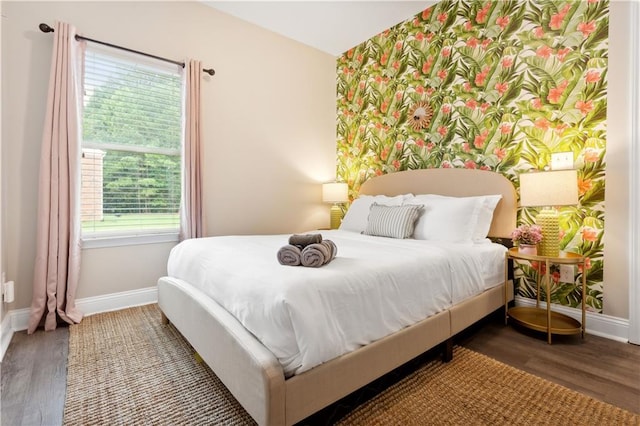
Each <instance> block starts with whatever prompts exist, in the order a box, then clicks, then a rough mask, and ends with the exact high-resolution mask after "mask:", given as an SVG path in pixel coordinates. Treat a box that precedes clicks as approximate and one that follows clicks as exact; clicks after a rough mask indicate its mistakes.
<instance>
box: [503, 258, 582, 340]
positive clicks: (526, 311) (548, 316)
mask: <svg viewBox="0 0 640 426" xmlns="http://www.w3.org/2000/svg"><path fill="white" fill-rule="evenodd" d="M509 259H513V260H515V261H518V260H521V261H522V260H526V261H529V262H539V263H544V264H545V270H544V274H542V273H541V272H540V269H538V271H537V274H536V284H537V291H536V307H535V308H533V307H529V306H516V307H514V308H511V309H509V307H508V302H507V300H508V299H507V294H506V292H507V286H505V299H504V300H505V304H504V311H505V318H504V321H505V324H507V322H508V320H509V319H511V320H512V321H513V322H514V323H516V324H519V325H521V326H523V327H526V328H529V329H532V330H537V331H542V332H546V333H547V343H549V344H551V335H552V334H581V335H582V338H583V339H584V331H585V323H586V311H585V299H586V293H587V268H586V264H585V263H586V258H585V257H584V256H582V255H580V254H577V253H571V252H560V254H559V255H558V256H552V257H550V256H540V255H531V254H524V253H520V252H518V248H517V247H513V248H511V249H509V250H508V251H507V253H506V258H505V282H507V279H508V276H507V273H508V271H507V267H506V265H507V264H508V260H509ZM550 265H582V323H580V322H579V321H577V320H575V319H573V318H571V317H569V316H567V315H565V314H561V313H559V312H554V311H552V310H551V301H550V299H551V297H550V294H551V276H550V273H549V271H550V268H549V266H550ZM541 284H542V285H544V286H545V287H544V288H545V294H546V298H547V307H546V309H542V308H540V285H541Z"/></svg>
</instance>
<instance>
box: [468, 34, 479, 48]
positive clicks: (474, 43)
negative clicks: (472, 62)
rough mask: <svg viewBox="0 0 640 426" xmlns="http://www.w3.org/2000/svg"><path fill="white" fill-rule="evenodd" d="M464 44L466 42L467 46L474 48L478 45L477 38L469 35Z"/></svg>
mask: <svg viewBox="0 0 640 426" xmlns="http://www.w3.org/2000/svg"><path fill="white" fill-rule="evenodd" d="M466 44H467V47H470V48H472V49H475V48H476V47H478V39H477V38H475V37H471V38H470V39H469V40H467V43H466Z"/></svg>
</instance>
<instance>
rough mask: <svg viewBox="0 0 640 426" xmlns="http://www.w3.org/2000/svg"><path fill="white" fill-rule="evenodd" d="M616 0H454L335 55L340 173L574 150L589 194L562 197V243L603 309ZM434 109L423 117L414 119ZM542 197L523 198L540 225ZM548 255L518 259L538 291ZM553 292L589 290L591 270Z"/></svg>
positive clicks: (572, 297)
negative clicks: (575, 255)
mask: <svg viewBox="0 0 640 426" xmlns="http://www.w3.org/2000/svg"><path fill="white" fill-rule="evenodd" d="M608 35H609V2H608V1H607V0H588V1H581V2H572V1H571V2H559V1H541V0H535V1H528V2H522V1H496V2H482V1H456V0H445V1H442V2H440V3H438V4H436V5H434V6H432V7H430V8H428V9H426V10H424V11H423V12H422V13H420V14H417V15H416V16H414V17H412V18H410V19H408V20H406V21H404V22H402V23H400V24H398V25H396V26H394V27H392V28H390V29H388V30H386V31H384V32H382V33H380V34H378V35H377V36H375V37H373V38H371V39H369V40H367V41H365V42H364V43H362V44H360V45H358V46H356V47H354V48H353V49H350V50H349V51H347V52H345V53H344V54H343V55H342V56H341V57H340V58H338V60H337V91H338V99H337V112H338V113H337V116H338V118H337V120H338V123H337V150H338V171H337V173H338V176H339V178H341V179H342V180H344V181H345V182H347V183H348V184H349V187H350V194H351V196H352V197H353V196H354V195H355V194H357V192H358V189H359V187H360V184H361V183H362V182H364V181H365V180H366V179H368V178H369V177H372V176H375V175H380V174H385V173H393V172H396V171H401V170H407V169H420V168H432V167H457V168H470V169H481V170H492V171H496V172H498V173H501V174H503V175H505V176H506V177H507V178H509V179H510V180H511V181H512V182H513V183H514V185H515V186H516V188H518V186H519V179H518V175H519V174H520V173H526V172H528V171H530V170H545V169H548V168H549V166H550V159H551V154H552V153H556V152H572V153H573V157H574V168H576V169H577V170H578V187H579V204H578V205H577V206H569V207H563V208H561V209H560V215H561V238H562V239H561V244H560V246H561V249H565V250H570V251H576V252H579V253H582V254H584V255H585V256H586V257H587V258H588V261H587V270H588V273H587V280H588V289H587V290H588V291H587V301H586V302H587V307H588V309H589V310H592V311H596V312H602V310H603V271H604V255H603V253H604V244H603V242H602V239H603V236H604V222H605V208H604V206H605V199H604V195H605V168H606V167H605V166H606V164H605V153H606V117H607V73H608V47H609V46H608V42H609V38H608ZM416 108H422V109H421V111H420V113H421V114H422V116H423V117H424V119H423V121H422V123H421V124H424V127H421V126H416V125H413V124H414V122H413V121H414V118H413V117H414V115H415V111H416ZM537 212H538V209H536V208H526V209H521V210H520V212H519V219H518V221H519V223H533V222H534V220H535V216H536V214H537ZM539 267H541V266H540V265H536V264H532V265H527V264H523V265H521V266H520V267H519V268H518V275H517V276H518V277H519V279H518V284H519V290H518V291H519V294H520V295H522V296H526V297H535V275H536V269H537V268H539ZM551 272H552V276H553V278H554V287H553V292H552V296H551V300H552V302H554V303H558V304H562V305H566V306H573V307H575V306H578V305H579V303H580V302H581V290H580V286H579V283H580V282H581V279H582V278H581V274H582V273H583V271H581V270H578V271H576V275H575V279H574V282H572V283H563V282H560V281H559V275H560V274H559V271H557V270H555V269H554V270H552V271H551Z"/></svg>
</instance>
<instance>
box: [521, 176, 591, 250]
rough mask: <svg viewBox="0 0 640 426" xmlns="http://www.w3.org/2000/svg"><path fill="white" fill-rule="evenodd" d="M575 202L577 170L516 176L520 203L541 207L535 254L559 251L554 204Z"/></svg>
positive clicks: (556, 212)
mask: <svg viewBox="0 0 640 426" xmlns="http://www.w3.org/2000/svg"><path fill="white" fill-rule="evenodd" d="M575 204H578V173H577V172H576V171H575V170H554V171H546V172H531V173H523V174H521V175H520V206H522V207H533V206H536V207H538V206H543V207H544V208H543V209H542V211H541V212H540V213H539V214H538V216H537V217H536V224H537V225H539V226H540V227H541V228H542V241H541V242H540V244H539V245H538V254H540V255H542V256H550V257H557V256H558V255H559V254H560V221H559V216H558V211H557V210H556V209H555V206H569V205H575Z"/></svg>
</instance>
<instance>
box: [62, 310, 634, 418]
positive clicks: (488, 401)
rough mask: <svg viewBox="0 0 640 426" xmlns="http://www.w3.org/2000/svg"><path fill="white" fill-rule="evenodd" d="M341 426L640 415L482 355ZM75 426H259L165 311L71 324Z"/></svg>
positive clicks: (410, 382) (429, 372)
mask: <svg viewBox="0 0 640 426" xmlns="http://www.w3.org/2000/svg"><path fill="white" fill-rule="evenodd" d="M339 423H340V424H344V425H353V424H366V425H483V424H484V425H561V424H562V425H567V424H571V425H627V424H628V425H640V416H637V415H634V414H632V413H630V412H628V411H625V410H622V409H620V408H617V407H614V406H612V405H609V404H606V403H604V402H600V401H597V400H595V399H593V398H590V397H588V396H585V395H583V394H580V393H578V392H574V391H572V390H569V389H567V388H564V387H562V386H559V385H556V384H553V383H551V382H548V381H546V380H544V379H541V378H538V377H536V376H533V375H531V374H529V373H526V372H523V371H520V370H518V369H515V368H513V367H510V366H507V365H505V364H502V363H500V362H497V361H495V360H493V359H491V358H488V357H486V356H484V355H481V354H478V353H475V352H473V351H470V350H467V349H464V348H456V349H455V353H454V359H453V361H451V362H449V363H447V364H443V363H442V362H440V361H439V360H435V361H432V362H430V363H428V364H426V365H425V366H423V367H421V368H420V369H418V370H417V371H415V372H414V373H412V374H410V375H408V376H407V377H405V378H404V379H402V380H401V381H399V382H398V383H396V384H395V385H392V386H391V387H390V388H388V389H386V390H384V391H383V392H382V393H380V394H379V395H377V396H375V397H374V398H373V399H371V400H369V401H368V402H365V403H364V404H363V405H361V406H359V407H357V408H355V410H353V411H352V412H351V413H350V414H348V415H347V416H346V417H345V418H343V419H342V420H341V421H340V422H339ZM64 424H65V425H98V424H108V425H134V424H153V425H249V424H254V422H253V420H252V419H251V418H250V417H249V415H248V414H247V413H246V412H245V411H244V409H243V408H242V407H241V406H240V405H239V404H238V402H237V401H236V400H235V399H234V398H233V396H232V395H231V394H230V393H229V392H228V391H227V390H226V388H225V387H224V385H222V383H221V382H220V380H218V378H217V377H216V376H215V375H214V374H213V373H212V372H211V370H210V369H209V368H208V367H207V366H206V365H205V364H204V363H200V362H198V361H197V360H196V359H195V358H194V355H193V350H192V349H191V347H190V346H189V345H188V344H187V343H186V341H185V340H184V339H183V338H182V337H181V335H180V334H179V333H178V332H177V331H176V330H175V329H174V328H173V326H170V325H169V326H167V325H162V324H161V322H160V311H159V310H158V308H157V306H156V305H147V306H142V307H137V308H131V309H126V310H122V311H118V312H110V313H105V314H100V315H94V316H89V317H86V318H85V319H84V320H83V321H82V322H81V323H80V324H78V325H72V326H70V337H69V363H68V375H67V396H66V402H65V409H64Z"/></svg>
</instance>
